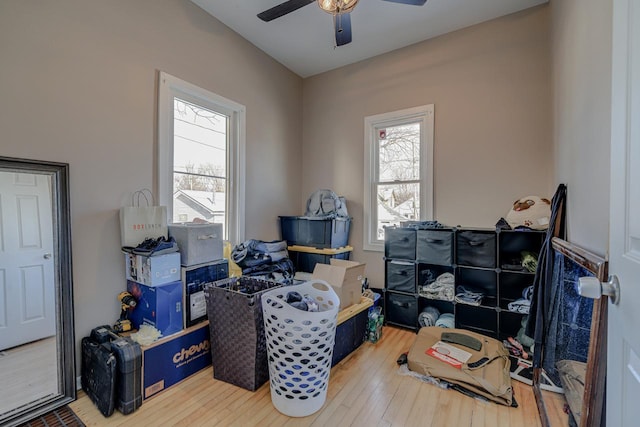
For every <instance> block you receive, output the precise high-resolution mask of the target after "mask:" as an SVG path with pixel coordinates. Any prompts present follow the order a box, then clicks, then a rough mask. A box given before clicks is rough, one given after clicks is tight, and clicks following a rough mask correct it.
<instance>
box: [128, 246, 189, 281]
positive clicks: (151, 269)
mask: <svg viewBox="0 0 640 427" xmlns="http://www.w3.org/2000/svg"><path fill="white" fill-rule="evenodd" d="M124 262H125V271H126V275H127V280H133V281H134V282H138V283H142V284H143V285H147V286H158V285H162V284H165V283H170V282H175V281H176V280H180V254H179V253H178V252H172V253H169V254H163V255H156V256H143V255H135V254H130V253H125V254H124Z"/></svg>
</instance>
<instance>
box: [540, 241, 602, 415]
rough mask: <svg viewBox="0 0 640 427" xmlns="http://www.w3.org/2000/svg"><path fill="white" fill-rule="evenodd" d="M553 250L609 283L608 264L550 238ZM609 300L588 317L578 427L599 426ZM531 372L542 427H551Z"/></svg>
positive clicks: (596, 305)
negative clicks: (589, 323) (587, 341)
mask: <svg viewBox="0 0 640 427" xmlns="http://www.w3.org/2000/svg"><path fill="white" fill-rule="evenodd" d="M551 246H552V249H553V250H555V251H557V252H558V253H560V254H562V255H563V256H564V257H566V258H568V259H570V260H572V261H573V262H575V263H576V264H578V265H580V266H581V267H583V268H584V269H586V270H588V271H590V272H591V273H593V275H594V276H595V277H596V278H597V279H598V280H599V281H601V282H606V281H608V280H609V278H608V277H609V263H608V262H607V260H605V259H604V258H602V257H601V256H599V255H596V254H594V253H592V252H590V251H587V250H586V249H584V248H582V247H580V246H577V245H575V244H573V243H570V242H568V241H566V240H564V239H560V238H558V237H553V238H552V239H551ZM608 301H609V298H608V297H607V296H606V295H603V296H602V297H601V298H599V299H596V300H594V301H593V311H592V315H591V331H590V334H589V349H588V352H587V354H588V356H587V373H586V377H585V381H584V394H583V396H582V416H581V418H580V424H579V426H578V427H597V426H600V424H601V419H602V414H603V410H604V405H605V402H604V392H605V387H606V379H605V377H606V371H607V366H606V365H607V353H606V351H607V342H606V339H607V337H606V334H607V307H608ZM541 369H542V368H534V370H533V391H534V395H535V399H536V404H537V406H538V411H539V414H540V422H541V423H542V425H543V427H550V426H551V422H550V420H549V415H548V413H547V408H546V405H545V399H544V396H543V395H542V389H541V388H540V370H541Z"/></svg>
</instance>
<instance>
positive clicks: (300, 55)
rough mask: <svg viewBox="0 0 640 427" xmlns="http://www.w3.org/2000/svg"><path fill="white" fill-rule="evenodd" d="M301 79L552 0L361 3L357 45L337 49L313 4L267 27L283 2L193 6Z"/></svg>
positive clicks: (244, 0)
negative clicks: (265, 15)
mask: <svg viewBox="0 0 640 427" xmlns="http://www.w3.org/2000/svg"><path fill="white" fill-rule="evenodd" d="M191 1H192V2H193V3H195V4H197V5H198V6H200V7H201V8H202V9H204V10H206V11H207V12H208V13H210V14H211V15H213V16H214V17H215V18H217V19H218V20H220V21H221V22H222V23H224V24H225V25H227V26H228V27H230V28H231V29H233V30H234V31H236V32H237V33H238V34H240V35H241V36H242V37H244V38H245V39H247V40H249V41H250V42H251V43H253V44H254V45H255V46H257V47H258V48H260V49H261V50H262V51H264V52H265V53H267V54H268V55H270V56H271V57H273V58H274V59H276V60H277V61H278V62H280V63H281V64H283V65H284V66H286V67H287V68H289V69H290V70H291V71H293V72H295V73H296V74H298V75H300V76H301V77H309V76H312V75H314V74H318V73H322V72H324V71H329V70H332V69H334V68H339V67H342V66H344V65H347V64H352V63H354V62H358V61H361V60H364V59H367V58H370V57H373V56H376V55H380V54H382V53H385V52H390V51H392V50H395V49H399V48H401V47H404V46H408V45H411V44H414V43H417V42H420V41H423V40H426V39H429V38H432V37H436V36H439V35H441V34H445V33H448V32H451V31H455V30H458V29H460V28H464V27H468V26H470V25H474V24H478V23H480V22H484V21H488V20H490V19H494V18H497V17H499V16H503V15H507V14H510V13H514V12H517V11H520V10H523V9H527V8H530V7H533V6H537V5H539V4H542V3H546V2H547V1H548V0H428V1H427V3H426V4H425V5H424V6H409V5H404V4H399V3H391V2H387V1H383V0H360V2H359V3H358V5H357V6H356V8H355V9H354V10H353V11H352V12H351V26H352V34H353V41H352V42H351V43H349V44H347V45H345V46H341V47H337V48H336V47H335V38H334V29H333V19H332V17H331V15H329V14H327V13H325V12H323V11H322V10H321V9H320V8H319V7H318V5H317V4H316V3H315V2H314V3H311V4H309V5H307V6H304V7H303V8H301V9H298V10H297V11H295V12H292V13H290V14H288V15H285V16H283V17H281V18H277V19H275V20H273V21H271V22H263V21H262V20H260V19H259V18H258V17H257V16H256V15H257V14H258V13H260V12H262V11H264V10H266V9H269V8H271V7H273V6H275V5H277V4H280V3H282V2H283V1H284V0H191Z"/></svg>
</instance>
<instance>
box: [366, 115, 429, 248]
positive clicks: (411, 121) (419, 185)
mask: <svg viewBox="0 0 640 427" xmlns="http://www.w3.org/2000/svg"><path fill="white" fill-rule="evenodd" d="M432 153H433V105H427V106H423V107H416V108H411V109H407V110H401V111H396V112H392V113H385V114H380V115H376V116H370V117H366V118H365V165H366V166H365V197H364V199H365V212H364V219H365V221H364V223H365V225H364V227H365V233H364V245H363V246H364V249H366V250H383V249H384V228H385V227H389V226H394V225H400V224H401V223H402V222H403V221H411V220H429V219H432V216H433V209H432V194H433V158H432Z"/></svg>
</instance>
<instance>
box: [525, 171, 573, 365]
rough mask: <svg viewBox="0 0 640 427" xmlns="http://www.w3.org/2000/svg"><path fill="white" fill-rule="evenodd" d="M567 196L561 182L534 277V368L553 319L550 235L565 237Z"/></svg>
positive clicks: (531, 321)
mask: <svg viewBox="0 0 640 427" xmlns="http://www.w3.org/2000/svg"><path fill="white" fill-rule="evenodd" d="M566 198H567V187H566V185H564V184H560V185H559V186H558V188H557V190H556V192H555V194H554V195H553V199H552V200H551V217H550V218H549V228H548V229H547V234H546V235H545V239H544V243H543V245H542V248H541V249H540V254H539V256H538V267H537V269H536V275H535V278H534V280H533V299H532V301H531V309H530V310H529V318H528V320H527V327H526V330H525V333H526V335H527V336H530V337H532V338H533V339H534V350H533V366H534V367H535V368H540V367H541V366H542V349H543V347H544V344H545V341H546V338H547V334H548V331H549V325H550V323H551V322H552V320H553V319H551V318H550V317H551V316H550V314H551V312H552V307H551V304H552V300H553V295H554V291H553V286H554V280H553V264H554V257H553V249H552V247H551V239H552V238H553V237H560V238H562V239H564V238H565V237H566V224H565V222H566V221H565V218H566V215H565V210H566V209H565V208H566V206H565V204H566Z"/></svg>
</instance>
